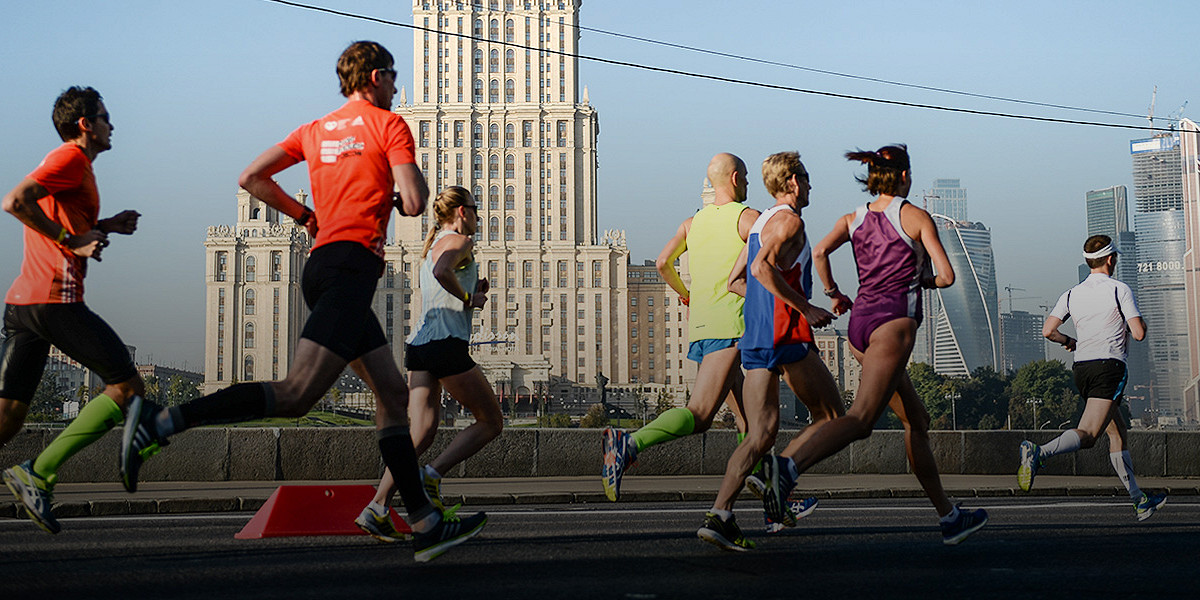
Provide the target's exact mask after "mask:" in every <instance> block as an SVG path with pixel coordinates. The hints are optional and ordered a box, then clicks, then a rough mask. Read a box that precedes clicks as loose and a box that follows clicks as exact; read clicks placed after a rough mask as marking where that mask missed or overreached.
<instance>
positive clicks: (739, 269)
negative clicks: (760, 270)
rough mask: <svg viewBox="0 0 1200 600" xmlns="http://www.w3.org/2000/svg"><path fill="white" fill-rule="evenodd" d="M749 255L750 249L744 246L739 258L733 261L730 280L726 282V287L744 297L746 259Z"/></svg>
mask: <svg viewBox="0 0 1200 600" xmlns="http://www.w3.org/2000/svg"><path fill="white" fill-rule="evenodd" d="M748 255H749V250H748V249H747V248H746V247H744V246H743V247H742V252H741V254H738V257H737V260H736V261H734V262H733V270H732V271H730V272H729V280H728V281H727V282H726V283H725V289H727V290H729V291H731V292H733V293H735V294H737V295H739V296H741V297H743V298H745V297H746V259H747V257H748Z"/></svg>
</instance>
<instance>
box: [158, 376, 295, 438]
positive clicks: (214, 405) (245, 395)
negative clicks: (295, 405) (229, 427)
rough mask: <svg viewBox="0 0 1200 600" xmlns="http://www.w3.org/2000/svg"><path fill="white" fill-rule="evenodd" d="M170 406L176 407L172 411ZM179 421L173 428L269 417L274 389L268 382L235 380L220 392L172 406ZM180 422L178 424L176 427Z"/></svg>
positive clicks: (179, 429) (273, 408)
mask: <svg viewBox="0 0 1200 600" xmlns="http://www.w3.org/2000/svg"><path fill="white" fill-rule="evenodd" d="M174 409H178V410H177V411H175V410H174ZM172 410H173V414H172V417H174V416H175V414H176V413H177V414H178V415H179V417H180V419H182V423H178V422H176V431H183V430H184V429H190V428H192V427H197V426H200V425H220V424H222V423H237V422H240V421H249V420H252V419H260V418H262V417H269V416H271V415H272V414H273V413H274V412H275V390H274V388H272V387H271V384H269V383H263V382H256V383H239V384H237V385H233V386H229V387H227V388H225V389H223V390H221V391H218V392H216V393H213V394H209V395H207V396H204V397H203V398H197V399H195V400H193V401H191V402H188V403H187V404H183V405H180V406H178V407H173V408H172ZM179 425H182V427H179Z"/></svg>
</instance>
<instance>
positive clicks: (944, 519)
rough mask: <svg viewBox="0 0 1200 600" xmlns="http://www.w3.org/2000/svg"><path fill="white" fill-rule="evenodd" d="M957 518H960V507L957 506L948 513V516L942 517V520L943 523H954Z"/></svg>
mask: <svg viewBox="0 0 1200 600" xmlns="http://www.w3.org/2000/svg"><path fill="white" fill-rule="evenodd" d="M957 518H958V507H957V506H955V507H954V508H951V509H950V512H948V513H946V516H944V517H942V519H941V520H942V522H943V523H953V522H954V520H955V519H957Z"/></svg>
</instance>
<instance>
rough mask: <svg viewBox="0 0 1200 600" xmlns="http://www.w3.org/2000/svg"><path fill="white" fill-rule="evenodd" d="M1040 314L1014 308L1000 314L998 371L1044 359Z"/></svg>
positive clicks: (1006, 370)
mask: <svg viewBox="0 0 1200 600" xmlns="http://www.w3.org/2000/svg"><path fill="white" fill-rule="evenodd" d="M1044 320H1045V318H1044V317H1043V316H1042V315H1040V314H1034V313H1029V312H1025V311H1023V310H1014V311H1012V312H1006V313H1001V314H1000V331H1001V332H1002V335H1001V337H1000V357H1001V359H1000V369H999V370H1000V372H1001V373H1009V372H1012V371H1016V370H1017V369H1020V368H1021V367H1023V366H1025V365H1027V364H1029V363H1031V362H1033V361H1035V360H1045V359H1046V342H1045V339H1044V338H1043V337H1042V323H1043V321H1044Z"/></svg>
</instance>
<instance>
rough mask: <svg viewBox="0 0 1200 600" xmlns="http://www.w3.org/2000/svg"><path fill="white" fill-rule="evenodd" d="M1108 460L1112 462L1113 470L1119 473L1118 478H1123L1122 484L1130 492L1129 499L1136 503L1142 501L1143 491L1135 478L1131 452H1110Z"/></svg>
mask: <svg viewBox="0 0 1200 600" xmlns="http://www.w3.org/2000/svg"><path fill="white" fill-rule="evenodd" d="M1108 460H1110V461H1112V466H1113V470H1114V471H1116V472H1117V477H1119V478H1121V483H1123V484H1125V489H1126V490H1128V491H1129V497H1130V498H1132V499H1133V500H1134V501H1135V502H1136V501H1138V500H1140V499H1141V498H1142V490H1141V488H1139V487H1138V484H1137V479H1135V478H1134V476H1133V459H1132V458H1131V457H1130V456H1129V451H1128V450H1123V451H1121V452H1109V453H1108Z"/></svg>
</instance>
